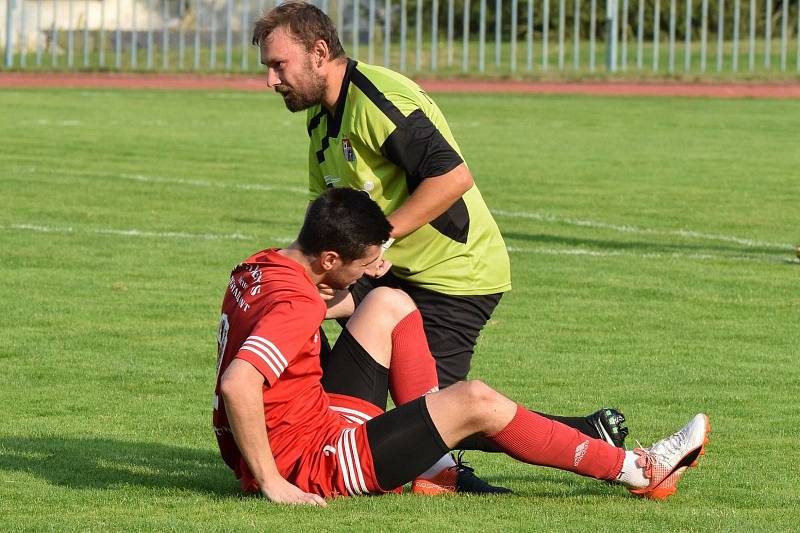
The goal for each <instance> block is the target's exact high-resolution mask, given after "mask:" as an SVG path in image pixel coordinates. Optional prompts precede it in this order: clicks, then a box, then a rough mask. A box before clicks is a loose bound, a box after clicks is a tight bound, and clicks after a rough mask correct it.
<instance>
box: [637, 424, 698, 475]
mask: <svg viewBox="0 0 800 533" xmlns="http://www.w3.org/2000/svg"><path fill="white" fill-rule="evenodd" d="M685 440H686V436H685V435H684V432H683V431H677V432H675V433H673V434H672V435H670V436H669V437H667V438H666V439H664V440H662V441H660V442H658V443H656V444H655V445H653V446H651V447H650V448H644V447H643V446H642V444H641V443H640V442H639V441H638V440H637V441H636V445H637V446H638V447H639V448H640V449H641V450H642V451H643V452H644V453H642V454H640V455H639V458H638V459H637V460H636V464H637V465H638V466H640V467H641V468H643V469H644V472H645V476H646V477H648V478H650V477H652V474H653V466H654V465H655V464H657V463H658V464H660V465H661V466H669V467H673V466H674V465H672V461H670V457H671V456H672V455H673V454H674V453H675V452H677V451H679V450H680V448H681V446H682V445H683V442H684V441H685Z"/></svg>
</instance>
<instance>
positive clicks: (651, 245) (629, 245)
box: [503, 231, 793, 256]
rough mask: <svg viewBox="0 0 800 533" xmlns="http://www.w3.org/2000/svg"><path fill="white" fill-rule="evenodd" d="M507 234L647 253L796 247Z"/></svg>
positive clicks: (772, 251)
mask: <svg viewBox="0 0 800 533" xmlns="http://www.w3.org/2000/svg"><path fill="white" fill-rule="evenodd" d="M503 238H505V239H506V240H517V241H526V242H537V243H542V244H558V245H565V246H576V247H589V248H594V249H598V250H613V251H638V252H640V253H643V254H649V253H661V254H664V253H673V252H683V253H696V254H702V253H713V252H718V253H724V254H730V255H732V256H747V255H765V254H767V255H782V256H787V254H792V253H793V250H791V249H790V248H780V247H776V246H744V245H741V244H719V243H717V244H708V243H704V244H688V243H684V244H674V243H672V244H670V243H657V242H652V241H647V242H642V241H612V240H601V239H587V238H585V237H582V238H571V237H561V236H555V235H544V234H529V233H516V232H513V231H510V232H503Z"/></svg>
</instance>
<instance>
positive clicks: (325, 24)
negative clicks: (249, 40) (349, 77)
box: [253, 2, 344, 59]
mask: <svg viewBox="0 0 800 533" xmlns="http://www.w3.org/2000/svg"><path fill="white" fill-rule="evenodd" d="M281 27H286V28H288V30H289V34H290V35H291V36H292V37H293V38H294V39H295V41H297V42H298V43H300V44H302V45H303V46H305V49H306V52H310V51H311V49H312V48H313V47H314V43H315V42H317V41H319V40H323V41H325V43H327V45H328V51H329V54H330V59H338V58H340V57H344V48H342V43H341V42H339V36H338V35H337V34H336V26H334V25H333V21H332V20H331V19H330V17H328V15H326V14H325V13H324V12H323V11H322V10H321V9H319V8H318V7H317V6H315V5H313V4H307V3H305V2H286V3H285V4H281V5H279V6H276V7H274V8H273V9H271V10H270V11H269V13H267V14H266V15H264V16H263V17H261V18H260V19H258V21H257V22H256V25H255V27H254V28H253V44H254V45H256V46H261V45H262V44H264V41H265V40H266V39H267V37H269V35H270V34H271V33H272V32H273V31H275V30H276V29H277V28H281Z"/></svg>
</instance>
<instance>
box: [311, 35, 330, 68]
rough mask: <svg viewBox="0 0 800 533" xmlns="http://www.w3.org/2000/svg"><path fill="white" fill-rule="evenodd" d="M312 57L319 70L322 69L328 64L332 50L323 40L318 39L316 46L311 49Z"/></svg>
mask: <svg viewBox="0 0 800 533" xmlns="http://www.w3.org/2000/svg"><path fill="white" fill-rule="evenodd" d="M311 57H312V61H313V62H314V65H316V67H317V68H320V67H321V66H322V65H324V64H325V63H327V62H328V60H329V58H330V49H329V48H328V43H326V42H325V41H323V40H322V39H317V41H316V42H315V43H314V46H313V47H312V48H311Z"/></svg>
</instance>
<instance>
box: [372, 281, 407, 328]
mask: <svg viewBox="0 0 800 533" xmlns="http://www.w3.org/2000/svg"><path fill="white" fill-rule="evenodd" d="M364 304H366V305H369V306H370V307H373V308H375V309H380V311H381V314H382V315H383V316H389V317H392V321H393V322H394V323H397V322H400V321H401V320H402V319H403V318H404V317H405V316H406V315H408V314H409V313H411V312H412V311H414V310H415V309H416V308H417V306H416V305H415V304H414V300H412V299H411V297H410V296H409V295H408V294H406V293H405V292H403V291H402V290H400V289H392V288H390V287H377V288H375V289H372V290H371V291H370V292H369V294H367V297H366V298H365V299H364V301H363V302H362V305H364Z"/></svg>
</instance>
